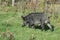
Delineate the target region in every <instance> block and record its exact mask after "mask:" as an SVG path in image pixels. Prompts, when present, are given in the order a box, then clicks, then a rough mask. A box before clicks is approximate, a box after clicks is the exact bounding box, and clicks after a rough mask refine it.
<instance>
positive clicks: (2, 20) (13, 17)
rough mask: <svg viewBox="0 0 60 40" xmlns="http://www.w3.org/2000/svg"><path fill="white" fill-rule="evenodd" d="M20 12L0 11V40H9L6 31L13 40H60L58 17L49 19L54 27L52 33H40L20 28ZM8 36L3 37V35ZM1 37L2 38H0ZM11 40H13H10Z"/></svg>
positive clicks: (48, 31) (59, 18)
mask: <svg viewBox="0 0 60 40" xmlns="http://www.w3.org/2000/svg"><path fill="white" fill-rule="evenodd" d="M21 15H23V13H22V11H20V12H14V11H8V12H4V11H0V40H9V37H8V35H10V34H8V33H7V31H9V32H10V33H12V35H13V36H14V37H12V38H14V39H15V40H60V16H59V15H58V18H57V19H54V18H53V17H51V24H52V25H53V26H54V31H53V32H51V31H50V30H47V31H41V30H40V29H32V28H28V26H26V27H22V26H21V25H22V19H21ZM3 33H5V34H8V35H7V36H4V34H3ZM2 35H3V36H2ZM10 40H13V39H10Z"/></svg>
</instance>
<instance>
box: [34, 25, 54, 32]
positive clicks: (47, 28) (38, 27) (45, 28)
mask: <svg viewBox="0 0 60 40" xmlns="http://www.w3.org/2000/svg"><path fill="white" fill-rule="evenodd" d="M51 26H52V29H53V31H54V26H53V25H51ZM34 28H35V29H41V30H42V27H41V26H35V27H34ZM44 30H45V31H47V30H50V28H49V27H48V26H47V25H44Z"/></svg>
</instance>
